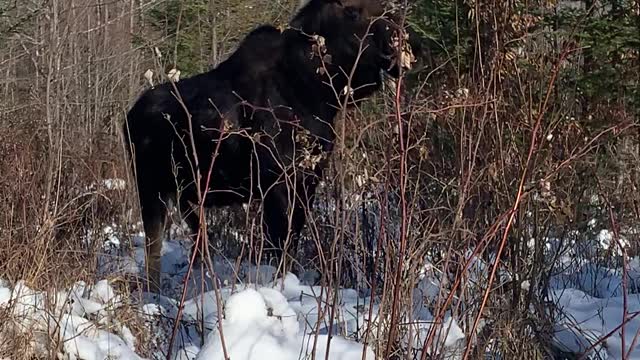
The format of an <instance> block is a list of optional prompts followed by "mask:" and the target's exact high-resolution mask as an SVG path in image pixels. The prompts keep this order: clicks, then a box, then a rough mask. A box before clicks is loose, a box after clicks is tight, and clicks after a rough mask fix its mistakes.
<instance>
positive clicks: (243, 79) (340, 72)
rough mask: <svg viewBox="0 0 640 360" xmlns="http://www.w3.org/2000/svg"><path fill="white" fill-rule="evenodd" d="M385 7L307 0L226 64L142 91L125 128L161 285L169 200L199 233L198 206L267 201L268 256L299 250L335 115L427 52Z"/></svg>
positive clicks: (150, 264) (374, 0) (361, 0)
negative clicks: (284, 22) (287, 247)
mask: <svg viewBox="0 0 640 360" xmlns="http://www.w3.org/2000/svg"><path fill="white" fill-rule="evenodd" d="M386 5H387V4H386V1H382V0H306V1H305V2H304V3H302V4H301V6H300V7H299V9H298V11H297V13H296V14H295V15H294V16H293V18H292V19H291V20H290V21H289V23H288V25H287V26H286V27H285V28H284V29H282V28H277V27H274V26H270V25H262V26H259V27H257V28H255V29H254V30H252V31H251V32H250V33H249V34H248V35H246V37H245V38H244V39H243V40H242V41H241V42H240V44H239V45H238V47H237V49H236V50H235V51H234V52H233V53H232V54H231V55H230V56H229V57H228V58H227V59H226V60H225V61H223V62H221V63H220V64H219V65H218V66H217V67H216V68H214V69H212V70H210V71H208V72H205V73H202V74H197V75H194V76H192V77H188V78H186V79H183V80H181V81H179V82H173V81H167V82H165V83H162V84H160V85H157V86H155V87H152V88H150V89H147V90H146V91H145V92H144V93H143V94H142V95H140V97H139V98H138V99H137V101H136V102H135V103H134V105H133V106H132V107H131V109H130V110H129V112H128V114H127V118H126V121H125V123H124V125H123V133H124V136H125V142H126V145H127V146H126V148H127V149H128V154H129V157H130V159H132V170H133V172H134V176H135V178H136V181H137V189H138V195H139V200H140V207H141V213H142V222H143V225H144V230H145V234H146V239H145V244H146V245H145V246H146V260H147V262H146V264H147V269H148V270H147V271H148V278H149V281H150V287H151V288H152V289H153V290H158V289H159V285H160V255H161V254H160V252H161V249H162V239H161V237H162V234H163V230H164V226H165V216H166V211H167V208H166V203H167V201H168V200H169V199H172V200H174V201H176V204H178V206H179V208H180V209H181V212H182V217H183V219H184V220H185V222H186V224H187V225H188V226H189V228H190V229H191V231H192V232H193V233H196V234H197V233H198V230H199V226H200V217H199V214H198V210H197V209H196V208H195V207H196V206H203V207H204V208H210V207H214V206H215V207H219V206H230V205H235V204H240V203H242V204H246V203H248V202H249V201H250V200H251V199H254V198H257V199H259V200H260V204H261V206H262V214H263V215H262V226H263V229H264V233H265V237H266V243H267V244H272V248H269V249H265V251H267V254H268V256H273V257H275V258H281V257H282V256H283V255H285V254H286V253H287V252H286V250H285V249H284V245H286V244H290V245H291V247H292V248H295V246H296V242H297V240H295V239H296V238H297V235H298V234H299V233H300V231H301V230H302V228H303V226H304V224H305V221H306V214H305V211H306V209H309V208H310V206H311V205H312V203H313V198H314V192H315V189H316V187H317V185H318V183H319V180H320V177H321V176H322V171H323V168H325V167H326V164H327V159H328V155H329V154H330V153H331V151H332V148H333V142H334V139H335V137H336V135H335V133H334V129H333V122H334V118H335V117H336V115H337V114H338V112H339V111H340V110H341V109H343V108H346V107H351V106H353V105H355V104H358V103H359V102H361V101H362V100H364V99H365V98H367V97H368V96H370V95H372V94H373V93H374V92H375V91H377V90H378V89H380V88H381V86H382V83H383V79H384V74H385V73H386V74H388V75H389V76H390V77H392V78H397V77H398V76H399V75H400V74H401V72H402V70H404V69H406V68H410V67H411V65H412V62H415V61H416V59H417V58H419V55H420V49H421V47H420V39H419V37H418V36H417V35H416V34H415V32H413V31H411V30H409V29H405V27H401V26H400V25H398V23H399V21H398V20H397V17H398V16H397V14H394V12H393V11H391V10H389V7H387V6H386ZM178 193H179V196H178V197H179V199H176V195H177V194H178ZM185 209H186V210H185ZM195 251H197V249H196V250H195Z"/></svg>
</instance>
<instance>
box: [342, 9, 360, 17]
mask: <svg viewBox="0 0 640 360" xmlns="http://www.w3.org/2000/svg"><path fill="white" fill-rule="evenodd" d="M344 14H345V16H346V17H347V18H348V19H351V20H357V19H358V18H359V17H360V9H359V8H356V7H354V6H347V7H346V8H344Z"/></svg>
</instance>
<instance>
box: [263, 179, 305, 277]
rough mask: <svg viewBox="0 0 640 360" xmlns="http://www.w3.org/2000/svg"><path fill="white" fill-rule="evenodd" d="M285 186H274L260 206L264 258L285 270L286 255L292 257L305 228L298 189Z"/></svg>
mask: <svg viewBox="0 0 640 360" xmlns="http://www.w3.org/2000/svg"><path fill="white" fill-rule="evenodd" d="M296 188H298V189H295V188H293V187H287V185H286V184H278V185H276V186H274V187H273V188H272V189H271V190H270V191H269V192H268V193H267V195H266V196H265V199H264V203H263V227H264V232H265V234H266V237H267V238H266V240H267V242H266V244H265V255H266V258H267V260H268V261H272V260H276V261H277V264H278V266H280V265H282V266H283V268H285V269H286V267H289V266H286V265H287V261H286V255H287V254H288V255H290V256H291V257H292V258H293V257H295V253H296V251H297V249H298V238H299V234H300V232H301V231H302V228H303V226H304V224H305V220H306V216H305V212H306V206H307V204H306V203H307V202H306V201H303V200H302V199H301V198H303V199H304V198H305V197H306V196H304V195H303V194H300V193H299V191H300V189H299V187H296Z"/></svg>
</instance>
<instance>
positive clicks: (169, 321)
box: [0, 225, 640, 360]
mask: <svg viewBox="0 0 640 360" xmlns="http://www.w3.org/2000/svg"><path fill="white" fill-rule="evenodd" d="M173 230H174V231H173V232H172V235H171V236H170V238H169V239H167V240H165V242H164V243H163V249H162V256H163V257H162V269H163V275H162V295H161V294H154V293H147V292H139V293H135V292H133V293H131V294H127V293H123V292H122V291H120V290H118V289H117V288H116V287H115V286H114V283H113V280H110V279H115V278H118V277H121V276H139V275H140V274H143V273H144V243H143V240H142V239H143V235H144V234H142V233H138V234H135V235H134V236H133V239H132V240H133V241H131V244H130V246H131V248H127V245H128V244H127V241H121V239H120V238H119V236H121V234H122V231H121V230H120V229H119V228H118V227H117V226H115V225H113V226H109V227H106V228H105V229H104V231H103V233H102V234H103V238H104V239H105V240H104V251H103V253H101V254H100V256H99V259H98V260H99V261H98V263H99V269H98V279H99V280H97V281H95V282H94V283H88V282H83V281H78V282H76V283H75V284H73V285H72V286H70V287H69V288H68V289H63V290H58V291H52V290H48V291H39V290H36V289H32V288H30V287H29V286H28V285H27V284H26V283H25V282H24V281H18V282H15V283H14V284H11V283H9V282H6V281H2V279H0V313H7V312H8V313H9V314H10V319H11V320H12V321H11V324H12V325H11V327H10V329H7V327H5V328H4V329H1V328H0V344H3V343H4V341H5V340H7V339H6V338H5V337H9V336H13V335H12V334H15V333H16V332H17V333H24V334H31V337H30V342H31V348H32V349H33V352H34V354H40V355H48V352H47V349H48V348H47V346H46V344H50V343H56V344H60V345H61V346H60V347H59V351H60V353H59V354H57V356H58V358H59V359H85V360H87V359H127V360H128V359H143V358H148V359H161V358H166V355H167V352H168V351H169V348H171V351H172V354H171V358H172V359H181V360H187V359H188V360H192V359H207V360H208V359H224V358H225V357H224V353H225V351H226V353H227V355H229V356H230V358H231V359H233V360H250V359H266V360H270V359H285V360H286V359H302V358H310V357H311V356H310V354H311V353H313V352H314V353H315V357H316V358H318V359H324V358H325V357H326V356H327V353H328V359H337V360H350V359H354V360H355V359H362V358H363V353H365V354H366V358H367V359H374V358H376V357H375V354H374V347H375V344H376V341H377V340H378V339H376V338H375V336H376V334H377V329H378V327H384V326H386V325H385V324H386V322H387V321H388V318H387V316H388V312H382V311H381V309H380V307H381V298H380V296H377V295H376V296H372V295H371V294H370V291H369V289H358V290H356V289H348V288H326V287H324V288H323V287H321V286H317V285H312V284H314V283H315V280H316V279H318V277H319V274H317V273H315V272H311V271H310V272H308V273H304V274H301V276H300V278H298V277H296V276H295V275H293V274H284V275H280V274H278V272H277V271H276V269H275V268H273V267H271V266H255V265H252V264H249V263H245V262H243V263H241V264H240V266H239V268H238V269H237V270H236V268H235V267H236V264H235V260H230V259H225V258H222V257H216V258H214V259H213V264H214V269H213V271H207V270H203V269H200V267H199V266H195V267H194V268H193V273H192V278H190V279H189V281H187V282H185V275H186V271H187V268H188V257H189V255H190V251H189V246H190V242H189V241H187V240H184V239H181V238H180V236H176V233H177V232H178V230H177V229H173ZM575 235H578V234H575ZM536 241H543V242H544V243H545V245H544V248H545V249H546V251H547V252H548V253H549V254H555V255H557V256H553V257H552V256H549V258H554V259H557V260H556V261H555V263H554V264H553V266H554V269H555V273H556V275H555V276H553V277H552V278H551V282H550V284H549V287H548V289H547V292H548V296H547V300H548V301H549V302H550V303H553V304H555V308H554V310H553V316H554V319H555V321H556V322H555V328H554V330H555V333H554V336H553V340H554V342H555V343H556V346H557V347H558V348H559V349H560V350H562V351H566V352H572V353H580V352H584V351H587V350H589V351H590V354H591V355H597V356H600V358H604V359H622V358H623V355H622V354H623V351H624V352H625V353H627V352H628V353H629V356H628V357H627V358H630V359H633V358H640V348H638V346H637V344H635V343H634V339H635V336H636V334H638V333H639V332H640V316H636V315H637V314H638V313H640V294H639V292H640V291H639V289H640V288H639V287H638V285H639V284H640V258H638V257H635V258H629V259H628V261H627V263H628V269H627V278H626V281H627V289H628V291H627V293H626V294H625V293H624V287H623V283H624V281H623V280H624V277H623V274H622V271H621V270H620V268H619V267H616V266H613V265H605V264H601V263H597V262H595V261H593V259H594V258H595V257H594V254H596V253H597V252H598V251H603V250H613V251H612V252H613V253H614V254H615V252H616V251H617V250H618V249H619V248H620V246H619V244H622V245H623V246H626V245H627V244H628V243H627V242H626V241H620V239H618V241H617V240H615V237H614V235H613V233H612V232H609V231H607V230H606V229H603V230H600V231H595V232H593V235H592V238H591V241H590V242H587V243H588V246H586V247H582V246H577V245H576V244H578V242H577V241H574V240H571V241H569V242H565V243H561V242H560V241H558V240H557V239H553V238H539V239H531V240H529V242H530V243H532V246H533V245H534V244H535V242H536ZM466 257H467V259H470V260H472V261H471V264H470V267H469V269H468V276H467V281H468V284H467V285H466V286H467V287H472V286H473V287H478V286H479V287H480V288H482V286H483V285H484V284H485V283H486V279H487V277H488V272H489V271H490V270H491V266H492V264H490V263H488V262H487V261H486V259H485V260H483V259H482V258H480V257H478V256H476V255H474V254H473V252H472V251H469V252H467V253H466ZM489 260H491V261H493V259H492V258H491V256H489ZM440 271H441V269H438V268H437V267H436V266H433V265H432V264H430V263H428V262H426V263H425V264H424V266H422V267H421V268H420V270H419V274H418V282H417V283H416V286H415V288H414V290H413V294H412V297H411V301H412V307H411V310H412V311H410V312H409V313H407V314H403V315H402V316H403V318H402V319H401V323H402V324H403V328H402V331H401V333H402V334H403V337H402V339H401V341H402V343H403V344H404V345H405V346H408V347H411V348H413V349H414V351H415V353H414V354H418V355H419V354H420V351H421V350H420V349H422V346H423V344H424V342H425V340H426V339H427V337H428V336H429V334H430V333H431V332H432V331H433V330H437V331H435V341H434V342H433V343H432V345H431V348H430V349H429V350H436V349H437V351H439V352H441V353H447V354H449V357H447V358H450V359H457V358H460V356H459V355H460V353H461V351H460V350H463V349H464V347H465V346H466V340H467V338H468V331H469V330H468V328H467V325H465V324H464V322H463V319H460V318H459V316H460V315H457V314H456V313H452V312H451V310H448V311H446V312H445V313H444V318H443V319H442V321H440V325H439V326H437V327H436V329H434V328H433V326H434V324H435V323H436V319H435V316H434V314H433V313H432V311H433V309H432V307H431V306H432V305H433V304H435V303H436V302H437V301H438V299H442V298H443V297H447V296H449V294H448V293H447V292H446V291H447V290H446V289H448V288H449V286H450V283H449V282H448V281H449V280H450V279H449V278H447V276H446V274H443V273H441V272H440ZM499 273H500V276H501V277H502V278H504V279H507V280H508V281H511V280H518V281H520V287H521V288H522V289H524V290H526V291H529V289H531V287H533V289H535V282H534V281H533V279H519V278H518V277H517V276H512V275H511V274H509V273H508V272H506V271H503V270H502V269H499ZM214 281H215V283H214ZM184 286H186V294H187V297H186V300H185V302H184V303H183V304H182V305H181V304H180V298H181V294H182V291H183V287H184ZM216 287H217V290H216ZM218 299H219V300H220V301H218ZM456 301H457V300H456ZM334 303H335V304H336V307H335V309H334V310H335V314H334V318H333V319H332V320H330V319H329V318H328V313H327V309H329V307H330V306H328V304H334ZM625 303H626V304H627V305H626V310H625V305H624V304H625ZM132 310H133V312H134V313H136V314H137V316H138V320H137V322H132V323H128V322H127V319H129V320H130V319H131V316H130V314H131V312H132ZM625 311H626V313H625ZM178 313H181V319H180V321H179V322H178V323H177V325H176V324H175V322H174V319H176V317H177V315H178ZM625 314H626V315H625ZM623 319H626V322H625V326H624V332H623V331H622V329H621V328H620V325H621V324H622V323H623ZM134 326H135V328H134ZM139 326H144V328H145V330H146V332H147V334H148V336H147V337H143V338H139V337H136V335H135V334H136V333H134V331H132V330H133V329H139ZM174 326H175V328H176V330H177V332H176V334H175V335H176V336H175V337H173V339H174V342H173V344H171V339H172V333H173V329H174ZM367 331H368V332H367ZM365 335H368V336H365ZM606 336H608V337H607V338H606V339H603V337H606ZM364 338H367V339H368V343H367V344H363V343H362V340H363V339H364ZM223 339H224V341H223ZM623 339H624V346H625V349H623V346H622V345H623ZM140 340H143V342H142V343H141V341H140ZM636 342H637V341H636ZM632 345H633V346H634V348H633V349H631V346H632ZM142 354H144V356H142Z"/></svg>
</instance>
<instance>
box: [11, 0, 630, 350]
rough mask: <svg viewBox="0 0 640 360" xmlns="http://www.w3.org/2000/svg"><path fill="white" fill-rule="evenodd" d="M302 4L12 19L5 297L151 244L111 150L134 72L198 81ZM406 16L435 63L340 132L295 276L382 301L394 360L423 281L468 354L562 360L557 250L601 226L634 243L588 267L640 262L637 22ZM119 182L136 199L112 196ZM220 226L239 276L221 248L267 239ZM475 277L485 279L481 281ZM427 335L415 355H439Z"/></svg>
mask: <svg viewBox="0 0 640 360" xmlns="http://www.w3.org/2000/svg"><path fill="white" fill-rule="evenodd" d="M296 5H297V1H293V0H291V1H285V0H278V1H272V0H221V1H218V0H183V1H178V0H164V1H159V0H115V1H106V0H82V1H81V0H48V1H44V0H26V1H11V0H0V73H1V74H2V76H1V77H0V79H1V80H0V94H1V97H0V174H2V178H1V179H0V278H4V279H5V280H9V281H17V280H19V279H26V280H27V281H29V282H30V283H31V284H33V285H34V286H36V287H43V288H46V287H56V286H63V285H66V284H68V283H70V282H73V281H76V280H78V279H83V278H84V279H91V278H93V277H95V276H96V274H95V268H96V261H97V260H96V254H98V253H100V252H101V249H102V244H103V240H104V234H103V232H102V229H103V228H104V227H105V226H107V225H109V226H112V228H114V229H115V230H116V231H117V232H119V233H120V237H121V238H122V239H127V238H128V237H129V236H130V235H131V233H132V232H133V231H134V230H139V224H136V223H137V222H138V221H139V215H138V211H137V206H138V204H137V201H136V197H135V192H134V189H133V186H132V184H133V183H134V182H133V181H132V179H131V175H130V173H129V168H128V166H127V164H126V159H125V156H124V152H123V144H122V141H121V134H120V133H119V131H120V128H121V127H120V124H121V123H122V121H123V118H124V115H125V113H126V111H127V110H128V107H129V106H130V105H131V103H132V102H133V101H134V100H135V98H136V97H137V96H138V94H139V93H140V92H141V91H142V90H143V89H144V88H145V87H146V86H148V84H147V80H145V78H144V73H145V72H146V71H147V69H152V70H153V71H154V81H155V82H159V81H163V79H166V73H167V72H168V71H169V70H170V69H172V68H178V69H179V70H180V71H181V72H182V76H183V77H184V76H189V75H192V74H195V73H197V72H201V71H206V70H208V69H210V68H211V67H212V66H215V65H216V64H217V63H219V62H220V61H222V60H223V59H224V58H225V57H226V56H227V55H228V54H229V53H230V52H231V51H233V48H234V46H235V44H236V43H237V41H239V40H240V39H241V37H242V36H243V34H244V33H246V31H248V30H249V29H250V28H252V27H253V26H255V25H257V24H259V23H265V22H269V23H274V24H283V23H285V22H286V21H287V19H288V18H289V16H290V15H291V13H292V11H293V10H294V9H295V7H296ZM409 5H410V8H411V11H410V17H409V18H408V23H409V25H410V26H412V27H413V28H414V29H415V30H416V31H418V32H419V33H421V34H423V35H424V37H425V39H426V40H425V42H426V44H427V45H428V57H427V59H425V63H424V65H425V66H424V68H423V69H421V70H420V71H419V72H417V73H411V74H407V76H406V77H405V78H403V79H402V80H401V92H402V93H401V94H400V96H397V97H396V94H395V88H396V85H397V84H395V83H387V86H386V88H385V90H384V91H383V92H382V93H380V94H379V95H377V96H375V97H374V98H373V99H371V100H370V101H368V102H367V103H366V104H364V105H363V106H362V108H359V109H356V110H355V111H352V112H349V113H346V114H344V116H342V117H341V120H340V121H339V122H338V124H337V128H336V132H337V134H338V147H337V150H336V153H335V154H334V155H333V156H332V161H331V166H330V169H329V171H328V172H327V174H326V177H325V179H324V185H323V186H322V188H321V189H320V196H319V199H318V201H317V203H316V208H315V209H313V210H312V211H311V214H312V216H311V219H310V223H309V225H308V226H307V228H306V230H305V234H304V237H305V242H304V244H306V245H305V246H304V249H301V257H300V259H301V264H300V266H303V267H305V268H313V267H315V268H316V269H317V270H318V271H319V273H320V274H321V275H322V276H321V279H320V280H319V281H320V282H321V283H323V284H325V285H331V286H332V287H333V286H336V285H349V286H355V287H358V288H359V289H361V288H370V289H371V290H372V291H373V292H375V293H376V294H378V295H379V296H380V299H381V306H380V307H381V309H382V310H381V311H382V313H383V314H386V316H387V317H386V318H385V320H384V321H383V323H384V325H385V326H384V327H383V329H384V331H383V332H381V333H376V334H368V333H367V331H366V329H364V330H363V331H362V334H361V335H362V336H363V337H364V338H365V339H367V340H368V341H373V342H375V344H376V345H378V348H377V351H378V353H379V354H381V356H382V357H383V358H407V357H408V358H411V357H412V356H413V354H414V351H415V349H410V348H407V347H406V346H403V343H402V342H401V341H400V339H401V337H402V336H403V335H405V334H407V333H410V332H411V331H413V330H412V329H411V327H410V326H409V325H408V324H409V323H410V322H411V321H410V320H411V316H410V314H411V312H412V306H413V303H412V301H411V299H412V291H413V289H414V287H415V284H416V283H417V281H418V279H419V277H420V276H421V275H423V274H424V273H425V272H429V273H432V274H434V276H435V277H437V278H438V279H439V281H440V283H439V288H440V296H438V297H437V298H435V299H431V300H430V303H429V306H430V308H431V310H432V312H433V314H434V315H435V316H436V320H442V318H443V317H444V316H445V312H446V315H447V316H449V315H451V316H453V317H454V318H456V319H460V324H461V326H462V327H463V329H464V330H465V332H466V333H467V339H468V340H469V341H468V342H467V343H465V346H466V349H464V351H468V353H469V355H471V357H473V358H480V357H481V356H484V354H486V353H487V352H492V353H494V354H502V356H504V357H505V358H512V357H513V356H516V355H514V354H518V355H517V356H520V357H523V356H524V358H549V357H553V356H560V355H562V354H560V350H558V349H557V348H556V347H555V346H554V344H553V342H552V341H551V337H552V335H553V320H554V319H553V315H554V311H550V309H553V304H549V302H548V300H549V299H548V298H547V297H546V290H547V286H548V281H549V278H550V276H551V275H553V272H554V271H555V270H556V269H554V267H553V263H552V260H553V259H551V258H550V254H549V253H548V249H547V248H546V247H545V239H547V238H554V239H558V240H559V241H560V244H562V245H561V246H565V247H566V246H576V242H578V243H580V242H586V241H588V240H589V239H592V238H593V237H594V236H595V234H596V233H597V232H598V231H599V230H600V229H602V228H606V229H610V230H611V231H613V233H614V234H615V238H616V240H619V239H625V242H624V243H623V242H621V241H619V242H618V243H619V244H616V245H615V246H612V247H611V248H610V249H609V250H608V251H600V252H597V253H595V254H592V259H590V260H591V261H593V262H594V263H597V264H601V265H602V266H612V267H613V266H619V267H625V266H626V263H627V260H628V259H630V258H631V257H633V256H637V255H638V247H639V246H638V244H639V242H638V228H637V225H638V223H639V221H640V192H639V191H638V190H639V188H640V127H639V126H640V120H639V118H640V85H639V84H640V53H639V51H640V50H639V49H640V35H639V34H640V5H639V4H638V3H637V2H635V1H631V0H628V1H623V0H602V1H596V0H584V1H548V0H536V1H525V0H510V1H497V2H496V1H484V0H450V1H447V0H416V1H414V2H412V3H410V4H409ZM398 99H400V101H398ZM396 110H399V111H400V113H401V115H402V116H401V121H400V122H398V121H397V120H396V117H395V115H394V114H395V113H396ZM113 178H119V179H125V180H126V184H127V186H126V188H119V187H115V188H114V187H111V186H108V185H110V184H105V183H104V182H103V181H104V180H105V179H113ZM211 215H212V216H211V219H210V221H211V228H210V232H211V234H210V237H211V239H214V241H213V246H214V251H215V252H216V254H217V255H224V256H227V257H233V256H234V255H235V254H237V250H238V247H239V246H240V244H238V243H233V241H231V240H230V239H231V238H232V237H231V236H230V235H229V233H230V232H231V231H233V230H238V231H240V232H242V233H247V232H248V231H250V230H251V229H252V228H255V226H252V224H251V220H252V218H251V217H248V216H247V215H246V213H244V212H243V211H242V209H241V208H240V209H232V210H230V211H229V210H225V211H221V210H215V211H212V214H211ZM593 219H595V226H594V225H593V224H594V223H593ZM576 234H578V235H576ZM531 239H534V241H531ZM623 244H624V246H623ZM316 245H318V246H319V247H321V248H322V249H323V250H324V252H323V253H322V254H318V253H317V251H316V250H315V249H316V247H317V246H316ZM472 258H478V259H484V260H485V261H487V264H489V271H488V272H487V275H485V276H487V277H482V276H481V277H480V278H478V276H480V275H477V274H476V273H475V272H474V269H475V268H474V267H473V266H470V259H472ZM496 258H498V259H500V261H499V262H496V261H495V259H496ZM425 263H428V264H429V265H428V266H426V267H425ZM69 269H73V271H69ZM524 283H526V284H527V286H523V284H524ZM480 315H481V316H480ZM480 317H482V324H480V323H479V321H478V319H479V318H480ZM442 324H443V322H440V325H442ZM479 325H482V326H479ZM1 327H2V325H1V324H0V328H1ZM436 328H437V327H436ZM480 328H481V330H480ZM0 331H1V329H0ZM438 331H446V328H444V329H443V328H440V329H439V330H438ZM363 334H364V335H363ZM432 335H435V331H434V334H432ZM434 338H435V336H430V337H429V338H428V339H427V341H425V342H424V344H423V346H424V348H429V349H430V352H431V354H432V356H433V358H440V357H442V356H444V354H442V353H441V351H442V349H441V348H439V347H438V346H435V345H433V346H432V345H431V344H430V343H431V342H433V340H434ZM0 349H3V347H2V345H0ZM18 353H19V351H16V352H15V354H18ZM523 354H524V355H523ZM563 356H569V355H567V354H564V355H563Z"/></svg>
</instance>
